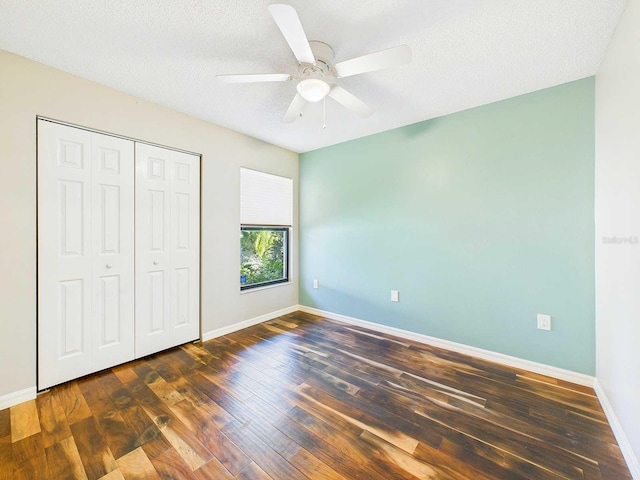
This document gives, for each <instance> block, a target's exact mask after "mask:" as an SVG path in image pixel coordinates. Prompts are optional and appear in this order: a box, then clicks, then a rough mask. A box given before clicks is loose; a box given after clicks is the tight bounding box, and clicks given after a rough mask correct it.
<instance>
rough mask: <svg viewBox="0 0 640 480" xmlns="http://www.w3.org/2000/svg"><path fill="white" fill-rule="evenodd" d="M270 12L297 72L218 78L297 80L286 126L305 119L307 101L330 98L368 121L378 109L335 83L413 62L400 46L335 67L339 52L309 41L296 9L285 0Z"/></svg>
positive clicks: (275, 1) (228, 80)
mask: <svg viewBox="0 0 640 480" xmlns="http://www.w3.org/2000/svg"><path fill="white" fill-rule="evenodd" d="M269 12H270V13H271V16H272V17H273V19H274V20H275V22H276V24H277V25H278V28H279V29H280V31H281V32H282V35H283V36H284V38H285V40H286V41H287V43H288V44H289V47H290V48H291V50H292V51H293V55H294V56H295V57H296V59H297V60H298V64H299V65H298V69H297V71H296V73H294V74H288V73H250V74H230V75H216V78H217V79H218V80H219V81H222V82H225V83H254V82H286V81H297V82H298V83H297V85H296V90H297V92H298V93H297V94H296V96H295V97H294V98H293V101H292V102H291V104H290V105H289V108H288V109H287V111H286V113H285V114H284V117H283V118H282V121H283V122H284V123H292V122H294V121H295V120H296V119H297V118H298V117H300V116H302V109H303V108H304V106H305V105H306V104H307V102H319V101H321V100H324V99H326V97H327V96H328V97H330V98H332V99H333V100H335V101H336V102H338V103H339V104H341V105H342V106H344V107H346V108H348V109H349V110H351V111H353V112H355V113H356V114H357V115H359V116H360V117H362V118H366V117H368V116H370V115H372V114H373V113H374V109H373V108H371V107H370V106H369V105H367V104H366V103H364V102H363V101H362V100H360V99H359V98H357V97H356V96H354V95H352V94H351V93H349V92H348V91H346V90H345V89H344V88H342V87H340V86H338V85H336V84H334V83H333V81H334V80H335V79H338V78H343V77H350V76H352V75H359V74H361V73H367V72H373V71H376V70H382V69H384V68H389V67H394V66H397V65H404V64H406V63H409V62H410V61H411V49H410V48H409V46H408V45H398V46H397V47H393V48H388V49H386V50H382V51H379V52H376V53H370V54H368V55H363V56H361V57H356V58H353V59H351V60H346V61H344V62H339V63H335V64H334V63H333V59H334V57H335V53H334V51H333V49H332V48H331V47H330V46H329V45H327V44H326V43H324V42H319V41H309V40H307V36H306V34H305V33H304V29H303V28H302V23H301V22H300V18H299V17H298V14H297V12H296V10H295V9H294V8H293V6H291V5H289V4H288V3H285V2H283V1H282V0H273V1H272V2H271V3H270V5H269Z"/></svg>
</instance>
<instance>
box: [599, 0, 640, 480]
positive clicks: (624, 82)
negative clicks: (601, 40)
mask: <svg viewBox="0 0 640 480" xmlns="http://www.w3.org/2000/svg"><path fill="white" fill-rule="evenodd" d="M639 27H640V1H639V0H629V2H628V4H627V9H626V11H625V13H624V14H623V16H622V18H621V20H620V24H619V25H618V29H617V31H616V33H615V35H614V37H613V39H612V41H611V44H610V45H609V50H608V52H607V55H606V57H605V60H604V62H603V63H602V65H601V67H600V70H599V72H598V74H597V75H596V376H597V378H598V381H599V382H600V384H601V386H602V388H603V389H604V391H605V393H606V395H607V398H608V399H609V402H610V403H611V406H612V407H613V410H614V411H615V415H616V417H617V419H618V420H619V422H620V424H621V426H622V429H623V430H624V432H625V434H626V436H627V438H628V440H629V447H630V448H629V449H630V450H632V451H633V452H634V455H631V454H630V452H629V451H627V458H628V461H629V466H630V467H631V469H632V471H634V472H635V474H636V477H635V478H638V479H640V464H638V458H640V348H639V343H640V243H635V242H636V241H638V239H640V88H638V85H639V83H638V82H639V79H640V48H638V45H640V28H639ZM604 237H609V238H611V237H618V238H620V239H623V240H621V242H626V243H611V242H609V243H607V242H605V241H604V240H603V239H604ZM624 239H627V240H626V241H625V240H624ZM633 457H635V458H633Z"/></svg>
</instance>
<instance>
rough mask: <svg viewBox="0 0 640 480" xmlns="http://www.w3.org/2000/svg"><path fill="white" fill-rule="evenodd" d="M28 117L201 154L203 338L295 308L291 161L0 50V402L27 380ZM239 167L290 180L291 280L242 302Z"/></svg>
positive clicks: (31, 202)
mask: <svg viewBox="0 0 640 480" xmlns="http://www.w3.org/2000/svg"><path fill="white" fill-rule="evenodd" d="M212 81H213V80H212ZM211 108H216V106H215V105H211ZM36 115H43V116H47V117H50V118H54V119H58V120H63V121H66V122H70V123H74V124H78V125H83V126H86V127H90V128H95V129H98V130H103V131H106V132H112V133H116V134H120V135H124V136H128V137H132V138H135V139H141V140H145V141H148V142H154V143H158V144H162V145H167V146H171V147H175V148H180V149H184V150H189V151H192V152H197V153H201V154H202V296H201V308H202V329H203V331H204V332H208V331H212V330H215V329H218V328H222V327H225V326H229V325H232V324H234V323H237V322H240V321H242V320H247V319H250V318H253V317H257V316H259V315H263V314H266V313H270V312H273V311H276V310H279V309H282V308H286V307H289V306H292V305H295V304H297V303H298V281H297V279H298V262H297V250H298V247H297V212H298V154H296V153H293V152H290V151H288V150H284V149H282V148H279V147H275V146H273V145H269V144H267V143H264V142H261V141H259V140H256V139H253V138H250V137H247V136H245V135H242V134H240V133H237V132H233V131H230V130H227V129H225V128H222V127H219V126H217V125H213V124H210V123H207V122H204V121H201V120H197V119H195V118H192V117H189V116H186V115H183V114H181V113H177V112H175V111H173V110H170V109H168V108H164V107H161V106H158V105H155V104H152V103H149V102H147V101H144V100H141V99H138V98H135V97H132V96H129V95H126V94H123V93H121V92H118V91H116V90H113V89H110V88H106V87H103V86H101V85H98V84H96V83H93V82H90V81H87V80H83V79H81V78H78V77H75V76H72V75H69V74H67V73H64V72H61V71H59V70H56V69H53V68H49V67H46V66H44V65H42V64H39V63H35V62H32V61H30V60H27V59H25V58H22V57H19V56H16V55H13V54H10V53H7V52H4V51H1V50H0V165H1V166H2V171H1V174H0V209H1V210H2V213H1V215H0V231H1V232H2V242H1V245H2V249H1V251H0V272H1V273H2V275H1V276H0V286H1V288H0V397H2V396H3V395H7V394H10V393H12V392H17V391H20V390H24V389H27V388H30V387H33V386H35V383H36ZM241 166H246V167H249V168H253V169H256V170H262V171H265V172H269V173H273V174H277V175H282V176H287V177H291V178H293V179H294V219H295V220H294V235H293V282H292V283H291V284H288V285H283V286H278V287H274V288H270V289H265V290H262V291H255V292H251V293H247V294H244V295H240V289H239V283H238V279H239V265H238V262H239V258H240V246H239V219H240V210H239V204H238V199H239V195H240V185H239V179H240V173H239V168H240V167H241Z"/></svg>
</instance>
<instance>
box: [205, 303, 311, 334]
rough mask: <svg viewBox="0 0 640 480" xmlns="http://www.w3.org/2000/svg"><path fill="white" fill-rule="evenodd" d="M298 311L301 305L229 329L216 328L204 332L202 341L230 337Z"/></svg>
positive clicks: (234, 325) (235, 324) (230, 326)
mask: <svg viewBox="0 0 640 480" xmlns="http://www.w3.org/2000/svg"><path fill="white" fill-rule="evenodd" d="M298 310H299V305H292V306H290V307H287V308H283V309H281V310H276V311H275V312H270V313H265V314H264V315H260V316H259V317H254V318H250V319H249V320H244V321H242V322H238V323H234V324H233V325H229V326H227V327H221V328H216V329H215V330H210V331H208V332H202V341H203V342H205V341H207V340H211V339H212V338H216V337H221V336H223V335H228V334H229V333H233V332H237V331H238V330H242V329H243V328H248V327H253V326H254V325H257V324H259V323H262V322H266V321H267V320H272V319H274V318H278V317H280V316H282V315H287V314H289V313H293V312H297V311H298Z"/></svg>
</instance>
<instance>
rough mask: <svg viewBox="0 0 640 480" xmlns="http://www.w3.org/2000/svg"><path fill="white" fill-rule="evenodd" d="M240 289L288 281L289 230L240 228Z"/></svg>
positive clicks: (280, 228) (278, 228)
mask: <svg viewBox="0 0 640 480" xmlns="http://www.w3.org/2000/svg"><path fill="white" fill-rule="evenodd" d="M240 232H241V235H240V289H241V290H246V289H248V288H252V287H263V286H266V285H274V284H276V283H283V282H288V281H289V268H288V266H289V255H288V253H289V248H288V247H289V229H288V228H282V227H245V226H243V227H241V228H240Z"/></svg>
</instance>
